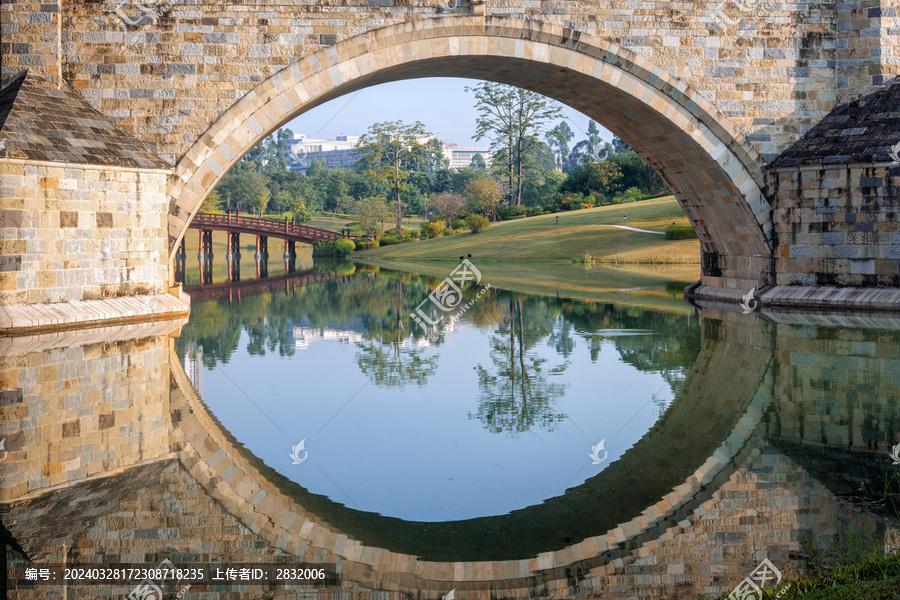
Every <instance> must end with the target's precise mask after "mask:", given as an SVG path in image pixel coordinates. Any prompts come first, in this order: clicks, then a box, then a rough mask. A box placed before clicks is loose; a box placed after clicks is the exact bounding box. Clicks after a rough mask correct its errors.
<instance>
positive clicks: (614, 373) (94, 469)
mask: <svg viewBox="0 0 900 600" xmlns="http://www.w3.org/2000/svg"><path fill="white" fill-rule="evenodd" d="M456 269H458V267H457V266H456V265H434V264H432V265H424V266H422V267H421V268H419V269H418V270H417V271H416V272H411V271H409V270H405V271H398V270H391V269H386V268H379V267H373V266H366V265H356V266H353V265H343V266H340V267H337V268H327V267H324V266H319V267H317V268H316V269H314V270H310V271H299V272H293V273H292V272H285V273H273V274H272V275H271V276H270V277H268V278H265V279H260V280H255V279H254V278H253V277H252V275H247V274H243V277H240V279H241V281H239V282H234V281H233V282H231V283H217V284H215V285H205V286H202V287H200V286H197V287H189V288H188V292H189V293H190V294H191V296H192V308H191V316H190V320H189V321H188V322H186V323H151V324H141V325H135V326H129V327H116V328H106V329H101V330H87V331H85V332H81V333H74V334H66V335H56V336H52V335H44V336H35V337H33V338H15V339H11V340H6V341H4V350H3V354H2V356H0V383H2V389H3V391H2V392H0V394H2V401H3V402H2V410H3V416H4V421H3V429H2V437H4V440H5V452H6V457H5V458H4V460H3V462H2V463H0V484H2V485H0V489H2V496H0V518H2V521H3V524H4V526H5V528H6V529H7V530H8V531H9V534H5V535H7V537H6V538H5V539H6V541H7V544H8V560H10V561H12V562H11V565H12V566H13V567H16V569H19V570H17V571H14V572H13V573H14V574H15V575H20V574H21V573H23V572H24V571H23V569H24V568H25V567H26V562H25V561H23V559H22V556H23V554H24V555H27V556H28V557H29V558H30V559H31V560H32V561H34V563H35V564H46V565H53V564H55V565H59V564H63V563H65V564H68V565H98V564H110V563H152V564H158V563H160V562H161V561H164V560H170V561H172V562H173V563H176V564H178V565H182V564H205V565H209V564H214V563H215V564H220V563H222V564H225V563H227V564H230V563H235V564H237V563H254V564H257V563H259V564H262V563H269V564H271V563H273V562H277V561H282V562H293V563H308V564H318V565H325V566H326V567H327V569H329V570H330V572H333V573H334V579H332V580H331V581H330V582H329V584H328V586H329V587H327V588H322V587H316V585H314V584H313V583H304V584H287V585H280V584H275V583H273V582H265V583H258V584H255V586H253V585H250V584H241V585H244V586H245V587H243V588H241V585H235V584H231V587H228V588H223V587H221V586H220V587H216V584H215V583H213V582H209V581H187V582H186V583H185V581H180V582H176V581H169V582H162V583H161V585H159V589H162V590H164V591H165V593H166V594H168V595H166V596H165V597H167V598H168V597H175V596H176V595H177V594H178V593H182V591H183V593H182V596H181V597H184V598H188V599H190V598H216V597H224V596H221V594H222V593H224V590H226V589H227V590H228V592H229V593H232V594H235V595H234V596H229V597H235V598H238V597H239V598H245V597H246V598H262V597H266V598H301V597H302V598H312V597H315V596H316V594H317V593H318V596H317V597H323V598H324V597H325V596H329V595H331V596H335V598H336V597H337V595H340V594H350V593H353V594H369V595H370V596H369V597H372V598H374V597H375V596H377V595H378V594H381V596H378V597H379V598H381V597H384V598H387V597H388V596H391V597H392V598H393V597H396V598H398V600H399V598H401V597H404V598H405V597H408V596H407V594H412V595H414V596H416V597H420V598H435V599H436V598H440V597H442V596H444V595H446V594H448V592H450V590H451V589H455V590H456V592H455V595H456V597H457V598H463V597H465V598H488V597H526V596H537V595H549V594H554V595H561V596H582V595H591V594H597V593H603V594H605V597H621V598H637V597H658V598H675V597H678V598H696V597H697V596H698V595H699V594H706V595H707V596H710V597H717V596H718V595H720V594H727V593H729V592H730V591H731V590H732V589H733V588H734V587H735V586H737V585H738V584H740V583H741V582H742V581H743V580H744V578H746V577H749V576H751V573H753V572H754V570H755V569H756V568H757V566H758V565H759V564H760V563H762V562H763V561H764V560H768V561H769V563H768V564H769V565H771V566H772V567H774V568H775V569H776V571H777V572H778V575H779V577H782V576H784V577H787V576H789V575H793V574H798V573H802V572H803V571H804V569H805V566H806V564H805V562H804V561H803V560H802V555H798V554H797V552H798V551H805V552H807V553H808V552H810V551H812V549H815V548H820V549H828V548H832V547H833V546H835V545H837V546H840V545H841V544H845V543H846V542H847V541H848V540H860V539H863V540H865V541H866V543H867V544H869V545H872V546H878V547H884V546H885V545H886V544H888V543H889V538H890V533H891V531H893V530H894V528H895V525H893V524H892V523H893V522H892V521H891V520H890V519H889V518H886V514H887V513H890V512H891V510H892V507H891V502H892V499H894V498H895V496H891V495H890V494H891V493H892V488H890V486H891V485H894V483H896V481H895V480H896V478H897V477H900V475H897V473H898V471H900V467H895V466H893V465H892V464H891V462H892V461H891V459H890V458H889V456H888V453H889V451H890V450H891V447H892V446H893V445H894V444H898V443H900V319H897V318H894V317H891V316H889V315H882V316H878V315H852V314H840V315H809V314H806V315H795V314H778V313H767V314H761V313H760V312H758V311H757V312H754V313H752V314H742V313H741V312H740V311H739V310H738V311H736V312H735V311H733V309H728V310H726V309H724V308H723V307H703V308H699V307H694V306H691V305H689V304H687V303H685V302H684V301H683V299H682V298H681V295H680V292H679V289H680V287H682V286H683V283H684V282H677V281H669V282H668V285H667V281H666V279H665V278H656V279H654V278H653V277H649V276H647V275H646V274H629V275H628V276H621V274H620V275H616V274H615V273H606V272H603V271H602V270H601V271H599V272H596V271H595V272H594V273H593V274H590V273H588V274H584V273H581V274H578V273H575V272H574V271H573V272H572V273H571V274H565V273H563V276H559V274H557V277H556V278H555V280H553V278H548V277H547V273H546V272H545V271H546V269H543V270H537V271H534V273H533V274H531V275H529V274H528V273H524V272H522V273H520V272H518V271H517V270H516V269H515V268H506V267H493V268H483V269H482V270H481V271H480V272H478V277H477V278H475V277H474V276H473V277H470V278H469V280H467V281H465V282H464V283H460V282H457V283H459V286H458V289H457V292H458V296H456V297H453V295H452V294H450V296H446V295H445V296H440V295H435V290H438V291H440V290H444V291H446V289H447V281H448V280H449V281H454V279H453V277H452V276H451V273H458V272H459V271H458V270H456ZM191 277H192V275H191V274H190V272H189V273H188V278H187V279H188V281H187V283H188V284H191V283H199V278H197V280H196V281H191ZM617 277H618V278H617ZM591 278H593V281H591ZM463 279H465V278H463ZM522 282H529V283H528V285H525V284H524V283H522ZM554 288H555V289H554ZM436 298H437V299H440V298H443V301H444V304H445V308H446V305H447V303H448V302H449V303H450V304H453V303H456V305H457V306H465V307H466V308H465V310H464V312H461V311H460V310H458V308H457V309H454V310H446V311H444V310H436V309H435V306H437V304H436V303H435V302H434V299H436ZM448 298H451V299H452V300H453V302H450V301H449V300H448ZM422 307H425V308H424V309H423V308H422ZM419 309H422V310H419ZM425 318H427V320H431V321H434V322H435V324H434V326H430V327H424V326H422V325H420V324H419V323H417V320H419V321H422V320H423V319H425ZM28 564H31V563H28ZM757 583H760V584H761V585H762V586H763V587H764V586H765V585H770V586H771V585H775V581H774V580H765V578H763V581H758V582H757ZM11 585H12V587H13V589H14V590H15V593H17V594H19V596H18V597H21V598H47V597H60V598H61V597H67V598H81V597H84V598H121V597H127V595H128V594H129V593H132V592H133V589H134V585H126V584H124V583H121V584H118V583H117V584H115V585H99V584H97V585H87V584H85V583H84V582H69V583H68V584H66V585H65V586H63V584H61V583H59V582H48V583H40V582H37V583H36V582H33V581H32V582H27V581H23V580H21V579H18V580H17V579H15V577H14V578H13V580H11ZM185 585H187V586H188V589H185V588H184V586H185ZM316 590H318V592H316ZM311 594H312V595H311ZM12 597H16V596H12ZM136 597H137V596H136ZM148 597H149V596H148ZM342 597H343V596H342ZM347 598H349V596H347Z"/></svg>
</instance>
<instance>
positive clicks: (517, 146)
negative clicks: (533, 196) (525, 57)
mask: <svg viewBox="0 0 900 600" xmlns="http://www.w3.org/2000/svg"><path fill="white" fill-rule="evenodd" d="M466 91H472V92H474V94H475V100H476V102H475V109H476V110H477V111H478V118H477V120H476V122H475V125H476V127H475V139H478V140H480V139H482V138H484V137H485V136H488V137H490V138H492V142H491V146H492V148H494V149H497V150H501V149H502V150H503V156H504V158H505V159H506V166H507V177H506V178H507V184H508V194H509V203H510V205H512V204H516V205H519V204H521V203H522V164H523V162H524V160H525V155H526V154H527V153H528V152H529V151H530V150H531V149H532V146H533V145H534V142H535V141H536V140H537V135H538V134H539V133H540V131H541V129H542V128H543V127H544V125H545V124H546V123H547V122H548V121H550V120H552V119H557V118H559V117H561V116H562V111H561V110H560V109H559V107H558V106H555V105H553V104H551V101H550V100H548V99H547V98H545V97H544V96H541V95H540V94H536V93H534V92H529V91H528V90H523V89H522V88H517V87H513V86H509V85H504V84H501V83H491V82H482V83H479V84H478V85H476V86H475V87H474V88H468V87H467V88H466Z"/></svg>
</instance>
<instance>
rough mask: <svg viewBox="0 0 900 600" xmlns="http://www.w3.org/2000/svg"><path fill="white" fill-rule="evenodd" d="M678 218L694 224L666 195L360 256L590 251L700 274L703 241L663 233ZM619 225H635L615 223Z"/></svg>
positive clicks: (517, 256) (558, 255) (611, 260)
mask: <svg viewBox="0 0 900 600" xmlns="http://www.w3.org/2000/svg"><path fill="white" fill-rule="evenodd" d="M557 217H558V219H559V223H558V224H557ZM673 222H674V223H675V224H677V225H689V222H688V219H687V217H686V216H685V215H684V211H683V210H682V209H681V206H680V205H679V204H678V202H677V201H676V200H675V198H674V196H665V197H662V198H656V199H653V200H644V201H641V202H633V203H629V204H617V205H612V206H603V207H598V208H589V209H584V210H577V211H571V212H561V213H554V214H551V215H540V216H537V217H528V218H523V219H515V220H512V221H503V222H499V223H493V224H491V226H490V227H489V228H488V229H487V230H485V231H482V232H480V233H477V234H472V233H469V232H468V231H467V232H464V233H459V234H456V235H451V236H444V237H440V238H434V239H430V240H423V241H420V242H410V243H406V244H397V245H393V246H385V247H381V248H373V249H372V250H365V251H361V252H358V253H356V254H355V256H357V257H359V258H361V259H364V260H409V261H422V260H454V259H455V260H458V259H459V257H460V256H465V255H468V254H471V255H472V257H473V259H474V260H477V261H479V262H487V261H515V262H527V261H553V262H572V261H574V260H576V259H579V258H580V257H583V256H584V255H585V254H588V255H590V256H591V257H593V259H594V262H599V263H605V264H631V265H634V264H638V265H697V269H696V270H697V278H699V264H700V242H699V241H698V240H696V239H693V240H667V239H666V238H665V236H663V235H659V234H660V233H662V232H664V231H665V229H666V227H668V226H669V225H671V224H672V223H673ZM619 225H621V226H628V227H629V228H633V229H624V228H619V227H614V226H619ZM634 229H643V230H647V231H634Z"/></svg>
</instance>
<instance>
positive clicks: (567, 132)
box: [544, 121, 575, 171]
mask: <svg viewBox="0 0 900 600" xmlns="http://www.w3.org/2000/svg"><path fill="white" fill-rule="evenodd" d="M544 137H545V138H546V139H547V143H548V144H550V147H551V148H553V150H554V152H555V157H556V170H557V171H562V170H563V165H564V164H565V163H566V159H568V158H569V142H570V141H572V138H573V137H575V133H573V132H572V128H571V127H569V124H568V123H567V122H566V121H560V123H559V125H557V126H556V127H554V128H553V129H551V130H550V131H548V132H547V133H546V134H545V135H544Z"/></svg>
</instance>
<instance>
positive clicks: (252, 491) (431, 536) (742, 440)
mask: <svg viewBox="0 0 900 600" xmlns="http://www.w3.org/2000/svg"><path fill="white" fill-rule="evenodd" d="M724 327H728V328H730V329H739V328H740V325H739V324H736V323H728V324H725V325H724ZM710 333H711V334H712V336H711V337H710V338H708V339H707V340H706V341H705V343H704V347H703V350H702V351H701V354H700V356H699V357H698V359H697V362H696V365H695V367H694V369H693V370H692V372H691V374H690V375H689V377H688V379H687V381H686V382H685V384H684V386H683V388H682V390H681V392H680V393H679V395H678V398H677V400H676V402H675V403H673V405H672V407H670V409H669V410H668V411H667V413H666V414H665V415H664V417H663V418H662V419H661V420H660V422H659V423H658V424H657V425H656V426H655V427H654V428H653V429H652V430H651V431H650V432H648V434H647V435H646V436H645V437H644V438H643V439H642V440H641V441H640V442H639V443H638V444H636V445H635V446H634V447H633V448H632V449H630V450H629V451H628V452H626V453H625V455H623V456H622V457H621V458H620V459H619V460H618V461H616V462H614V463H612V464H610V465H609V466H608V467H607V468H606V469H604V470H603V471H602V472H601V473H600V474H598V475H597V476H595V477H593V478H591V479H589V480H588V481H587V482H585V483H584V484H582V485H581V486H578V487H576V488H573V489H571V490H569V491H568V492H567V493H566V495H565V496H561V497H557V498H552V499H549V500H547V501H545V502H544V503H542V504H540V505H537V506H533V507H529V508H527V509H523V510H520V511H514V512H513V513H511V514H509V515H504V516H499V517H487V518H479V519H471V520H467V521H457V522H453V523H414V522H408V521H402V520H400V519H394V518H388V517H382V516H380V515H376V514H372V513H365V512H363V511H358V510H353V509H349V508H347V507H345V506H343V505H340V504H337V503H335V502H332V501H330V500H328V499H327V498H325V497H323V496H318V495H315V494H310V493H309V492H307V491H306V490H304V489H303V488H302V487H300V486H299V485H297V484H295V483H293V482H291V481H288V480H287V479H285V478H284V477H283V476H281V475H280V474H278V473H276V472H275V471H273V470H272V469H270V468H269V467H267V466H266V465H265V464H263V463H262V462H261V461H260V460H259V459H257V458H256V457H255V456H253V455H252V454H250V453H249V452H247V451H246V450H245V449H244V448H243V447H242V446H241V445H240V444H239V443H238V442H237V441H236V440H234V439H233V438H232V437H231V436H230V434H229V433H228V432H227V431H225V430H224V429H223V428H222V427H221V425H220V424H219V423H218V421H216V419H215V417H214V416H212V415H211V414H210V413H209V411H208V410H207V409H206V407H205V406H204V405H203V403H202V401H201V400H200V399H199V398H198V397H197V395H196V393H195V392H194V391H193V389H192V388H191V387H190V383H189V382H188V381H187V377H186V375H185V374H184V372H183V371H182V370H181V369H180V368H179V367H178V366H177V365H178V361H177V359H175V358H174V357H173V358H172V361H171V362H172V364H173V377H174V379H175V385H174V386H173V393H172V400H171V402H172V410H173V416H172V421H173V423H177V424H178V426H177V429H176V431H175V433H174V439H173V442H174V443H175V444H176V445H177V447H178V448H179V458H180V460H181V462H182V464H183V465H184V466H185V467H186V468H187V469H188V471H189V472H190V473H191V475H192V476H193V477H194V478H195V479H196V480H197V481H198V482H199V483H200V484H201V485H202V486H203V487H204V488H205V489H206V491H207V492H208V493H209V494H210V495H211V496H212V497H214V498H215V499H217V500H218V501H220V502H221V503H222V504H223V506H224V507H225V508H226V510H227V511H228V512H229V513H231V514H232V515H235V516H236V517H238V518H239V519H241V520H242V521H243V523H244V524H246V525H247V526H248V527H249V528H251V529H252V530H253V531H254V532H257V533H258V534H259V535H261V536H262V537H264V538H265V539H267V540H268V542H269V543H270V544H272V545H274V546H276V547H277V548H279V549H282V550H284V551H286V552H288V553H290V554H293V555H295V556H297V557H298V558H303V559H305V560H310V559H312V558H313V557H317V558H318V559H319V560H324V561H325V562H336V563H338V564H340V565H342V571H341V575H342V577H343V578H344V579H345V580H347V581H352V582H356V583H360V584H363V585H366V586H369V587H374V588H376V589H389V590H395V591H397V590H399V591H409V592H413V591H417V592H418V593H420V594H421V595H422V596H423V597H426V598H436V597H437V596H438V595H440V594H442V593H446V591H447V588H448V584H453V585H456V583H454V582H468V583H467V584H466V585H468V589H469V590H472V591H474V590H488V589H491V590H499V589H504V590H512V589H517V590H524V591H533V590H534V589H536V588H539V587H541V586H543V585H544V584H546V583H548V582H550V581H551V580H560V579H562V580H565V579H567V578H570V577H574V578H575V579H578V577H579V576H580V574H583V573H585V572H586V570H587V569H591V568H593V567H596V566H598V565H603V564H606V563H608V562H610V561H612V560H615V559H621V558H625V557H627V556H628V555H629V554H630V553H631V552H632V551H633V550H634V549H635V548H637V547H640V546H641V545H642V544H644V543H645V542H647V541H648V540H652V539H655V538H656V537H658V536H659V535H661V534H662V533H663V531H664V530H666V529H668V528H670V527H672V526H673V525H674V524H675V523H677V522H678V521H680V520H682V519H684V518H685V515H687V514H690V512H691V511H692V504H693V505H694V506H695V505H696V504H694V503H696V502H697V501H698V500H701V501H702V500H703V499H705V498H706V497H708V496H709V494H710V493H711V492H712V491H714V489H715V486H714V484H715V483H718V482H720V481H721V480H722V479H723V478H727V477H728V476H729V475H730V474H731V470H733V468H734V462H733V460H732V459H733V458H734V457H735V456H737V455H739V454H741V453H742V452H745V451H746V450H747V440H748V439H749V438H750V437H751V436H752V435H753V432H754V431H755V429H756V426H757V424H758V423H759V421H760V419H761V417H762V414H763V412H764V411H765V409H766V408H767V406H768V404H769V402H770V397H769V395H768V394H769V392H768V390H770V389H771V381H769V380H767V377H768V373H769V362H770V359H771V351H770V349H769V348H767V347H765V345H764V344H763V345H753V344H748V343H747V342H748V341H751V340H748V339H747V338H746V337H745V336H742V335H740V332H739V335H736V336H731V337H732V338H734V337H737V338H739V340H738V341H739V342H740V343H736V342H732V341H726V340H725V339H724V338H723V337H719V336H718V335H716V334H717V332H716V331H712V330H711V331H710ZM756 341H759V340H756ZM735 365H740V367H739V368H737V369H736V368H735ZM699 426H702V427H703V428H704V430H705V433H706V434H707V435H704V436H703V437H702V438H700V437H699V436H697V435H696V432H697V430H698V427H699ZM604 497H606V498H617V499H618V502H615V503H614V502H608V503H605V502H603V498H604ZM588 534H590V537H587V538H586V539H585V535H588ZM472 548H477V549H478V550H479V551H480V554H479V555H478V556H477V560H472V559H471V556H472V550H471V549H472ZM467 557H468V558H467Z"/></svg>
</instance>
